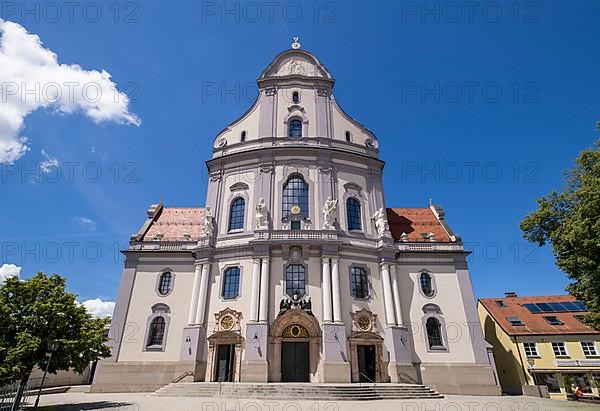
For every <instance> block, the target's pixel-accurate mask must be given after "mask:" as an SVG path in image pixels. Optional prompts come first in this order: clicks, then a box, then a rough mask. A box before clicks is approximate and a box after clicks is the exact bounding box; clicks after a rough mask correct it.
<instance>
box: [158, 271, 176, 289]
mask: <svg viewBox="0 0 600 411" xmlns="http://www.w3.org/2000/svg"><path fill="white" fill-rule="evenodd" d="M172 284H173V274H171V272H170V271H165V272H164V273H162V274H161V275H160V279H159V280H158V293H159V294H160V295H167V294H169V292H171V285H172Z"/></svg>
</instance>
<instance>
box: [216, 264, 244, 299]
mask: <svg viewBox="0 0 600 411" xmlns="http://www.w3.org/2000/svg"><path fill="white" fill-rule="evenodd" d="M233 269H237V270H238V274H237V278H238V282H237V294H236V295H235V296H234V297H226V296H225V291H226V288H225V286H226V284H225V282H226V281H227V274H228V272H230V270H233ZM242 271H243V269H242V266H241V265H239V264H232V265H226V266H225V267H223V270H222V271H221V277H222V278H221V281H220V283H221V290H220V292H219V298H220V299H221V301H236V300H238V299H239V298H240V297H241V295H242Z"/></svg>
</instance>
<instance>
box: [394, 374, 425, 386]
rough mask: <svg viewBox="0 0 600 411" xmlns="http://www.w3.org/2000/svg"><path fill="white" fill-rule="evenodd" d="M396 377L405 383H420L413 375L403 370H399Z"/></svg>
mask: <svg viewBox="0 0 600 411" xmlns="http://www.w3.org/2000/svg"><path fill="white" fill-rule="evenodd" d="M398 379H399V380H400V381H401V382H403V383H407V384H421V383H420V382H419V381H417V380H415V379H414V378H413V377H411V376H410V375H408V374H406V373H405V372H399V373H398Z"/></svg>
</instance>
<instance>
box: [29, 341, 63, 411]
mask: <svg viewBox="0 0 600 411" xmlns="http://www.w3.org/2000/svg"><path fill="white" fill-rule="evenodd" d="M59 346H60V341H59V340H53V341H51V342H49V343H48V352H46V357H48V362H46V369H45V370H44V376H43V377H42V383H41V384H40V389H39V390H38V394H37V398H36V400H35V406H34V407H33V408H34V409H37V407H38V404H39V403H40V395H41V394H42V388H44V381H46V374H47V373H48V367H50V361H52V354H53V353H55V352H56V350H58V347H59Z"/></svg>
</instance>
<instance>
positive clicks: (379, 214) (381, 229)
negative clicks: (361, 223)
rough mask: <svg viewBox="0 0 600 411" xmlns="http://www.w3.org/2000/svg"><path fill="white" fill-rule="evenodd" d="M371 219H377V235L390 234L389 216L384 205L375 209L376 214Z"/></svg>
mask: <svg viewBox="0 0 600 411" xmlns="http://www.w3.org/2000/svg"><path fill="white" fill-rule="evenodd" d="M371 219H372V220H374V221H375V228H377V235H378V236H379V237H383V236H385V235H387V234H389V232H390V226H389V225H388V221H387V217H386V215H385V210H384V209H383V207H382V208H380V209H379V210H377V211H375V214H373V217H371Z"/></svg>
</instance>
